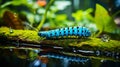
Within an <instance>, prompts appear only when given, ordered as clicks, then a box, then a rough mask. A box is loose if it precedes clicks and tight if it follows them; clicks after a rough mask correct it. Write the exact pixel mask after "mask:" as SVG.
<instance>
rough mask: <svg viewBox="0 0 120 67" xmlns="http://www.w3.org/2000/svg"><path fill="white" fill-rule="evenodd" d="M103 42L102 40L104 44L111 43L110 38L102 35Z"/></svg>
mask: <svg viewBox="0 0 120 67" xmlns="http://www.w3.org/2000/svg"><path fill="white" fill-rule="evenodd" d="M101 40H102V41H103V42H109V41H110V36H109V35H106V34H104V35H102V37H101Z"/></svg>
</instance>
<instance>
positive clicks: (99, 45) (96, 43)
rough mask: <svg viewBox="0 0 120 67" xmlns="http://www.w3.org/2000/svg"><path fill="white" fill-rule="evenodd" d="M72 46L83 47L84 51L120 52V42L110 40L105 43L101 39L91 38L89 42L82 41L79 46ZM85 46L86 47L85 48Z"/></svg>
mask: <svg viewBox="0 0 120 67" xmlns="http://www.w3.org/2000/svg"><path fill="white" fill-rule="evenodd" d="M70 45H71V46H77V47H83V49H87V47H88V49H91V50H92V49H93V50H101V49H102V50H103V51H104V50H108V51H120V49H119V48H120V41H116V40H110V41H108V42H103V41H102V40H101V39H99V38H90V39H89V40H85V41H82V42H80V43H78V44H70ZM84 46H85V47H84Z"/></svg>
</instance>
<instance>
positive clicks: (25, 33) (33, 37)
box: [0, 27, 44, 42]
mask: <svg viewBox="0 0 120 67" xmlns="http://www.w3.org/2000/svg"><path fill="white" fill-rule="evenodd" d="M0 34H1V35H2V36H6V37H9V38H11V37H12V38H14V37H15V38H17V39H21V40H25V41H32V42H40V41H41V40H43V39H44V38H41V37H40V36H38V33H37V32H36V31H32V30H13V32H12V33H11V32H10V29H9V28H7V27H1V28H0Z"/></svg>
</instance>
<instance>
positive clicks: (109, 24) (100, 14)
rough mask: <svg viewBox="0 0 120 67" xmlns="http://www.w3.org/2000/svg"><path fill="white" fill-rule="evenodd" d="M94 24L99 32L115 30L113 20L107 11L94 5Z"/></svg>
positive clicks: (98, 5)
mask: <svg viewBox="0 0 120 67" xmlns="http://www.w3.org/2000/svg"><path fill="white" fill-rule="evenodd" d="M95 23H96V26H97V28H98V29H99V31H100V32H103V31H104V32H110V33H111V32H113V31H114V30H115V27H116V26H115V23H114V20H113V18H112V17H111V16H110V15H109V14H108V11H107V10H106V9H105V8H104V7H103V6H101V5H100V4H96V11H95Z"/></svg>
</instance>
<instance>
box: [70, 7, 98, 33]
mask: <svg viewBox="0 0 120 67" xmlns="http://www.w3.org/2000/svg"><path fill="white" fill-rule="evenodd" d="M92 12H93V9H92V8H89V9H87V10H85V11H83V10H78V11H76V12H75V13H72V17H73V18H74V19H75V24H74V25H75V26H76V25H80V26H85V27H88V28H89V29H90V30H91V31H92V32H95V31H97V28H96V25H95V23H94V17H93V16H92V15H91V13H92Z"/></svg>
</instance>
